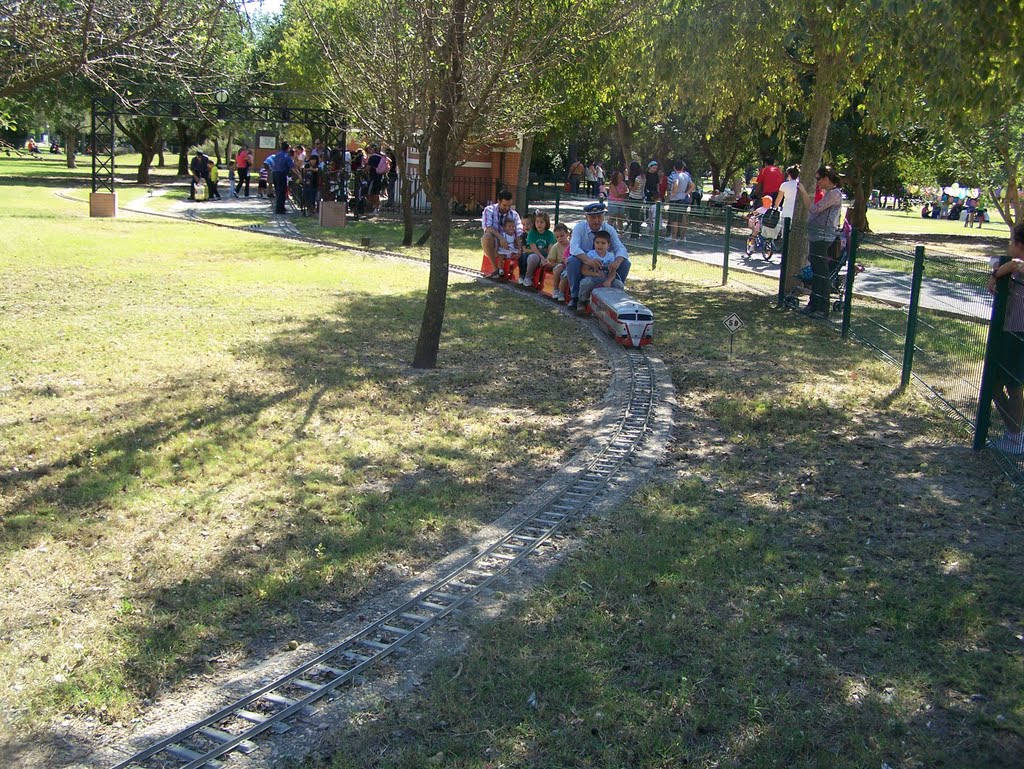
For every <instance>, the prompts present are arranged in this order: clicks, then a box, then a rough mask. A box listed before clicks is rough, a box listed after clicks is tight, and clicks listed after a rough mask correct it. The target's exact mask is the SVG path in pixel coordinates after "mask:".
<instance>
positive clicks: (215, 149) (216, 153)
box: [213, 138, 220, 166]
mask: <svg viewBox="0 0 1024 769" xmlns="http://www.w3.org/2000/svg"><path fill="white" fill-rule="evenodd" d="M213 157H214V158H216V159H215V160H214V161H213V162H214V164H216V165H217V166H219V165H220V139H217V138H214V140H213Z"/></svg>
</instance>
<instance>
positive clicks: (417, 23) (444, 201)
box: [294, 0, 624, 368]
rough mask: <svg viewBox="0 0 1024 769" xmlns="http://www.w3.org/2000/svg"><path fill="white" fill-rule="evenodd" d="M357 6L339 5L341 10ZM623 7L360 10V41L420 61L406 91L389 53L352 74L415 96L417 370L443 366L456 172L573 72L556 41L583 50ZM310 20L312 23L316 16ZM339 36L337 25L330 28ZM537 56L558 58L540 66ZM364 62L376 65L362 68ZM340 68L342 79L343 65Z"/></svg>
mask: <svg viewBox="0 0 1024 769" xmlns="http://www.w3.org/2000/svg"><path fill="white" fill-rule="evenodd" d="M294 1H295V2H299V3H303V2H306V0H294ZM351 5H352V4H351V3H346V2H342V1H341V0H339V6H338V8H339V10H344V9H345V8H347V7H351ZM623 7H624V6H623V3H622V2H620V1H619V0H580V1H579V2H572V1H571V0H552V2H548V3H532V2H528V0H508V1H507V2H503V3H494V2H490V1H488V0H425V1H424V2H421V3H407V2H404V0H370V2H366V3H363V4H361V5H360V6H359V8H358V11H359V18H358V19H357V20H355V24H356V27H355V30H356V34H355V38H356V39H363V40H372V39H373V38H374V30H376V29H381V28H383V29H387V30H388V33H389V34H390V35H391V36H394V37H398V38H402V39H403V41H404V42H403V43H402V44H403V45H406V46H408V50H409V51H410V52H411V55H410V56H409V57H408V60H407V61H406V62H404V64H405V66H404V67H403V68H401V74H400V75H399V77H400V78H401V79H402V82H400V83H398V84H397V85H392V84H389V83H388V82H386V81H384V80H383V79H382V78H380V76H379V75H378V74H376V72H377V68H378V67H380V66H382V65H384V58H385V57H386V56H387V55H388V53H389V49H387V48H380V47H378V46H358V45H357V46H355V47H354V48H352V49H350V50H348V51H347V52H346V57H345V58H346V59H347V66H350V67H352V68H353V69H354V70H355V71H357V72H358V71H359V70H360V69H361V71H362V73H365V74H363V75H362V76H364V77H367V78H368V82H369V83H370V84H371V85H373V86H374V87H376V88H378V89H380V90H382V91H387V90H388V89H389V88H391V87H394V88H396V91H395V93H400V94H405V93H408V94H410V99H409V101H408V102H407V103H405V104H404V109H405V111H406V112H407V113H408V115H411V117H412V121H413V125H415V130H416V131H417V132H418V133H417V137H418V144H419V146H420V147H422V148H424V149H426V150H427V152H426V153H424V154H423V155H422V156H421V157H424V158H425V160H426V163H427V168H426V192H427V197H428V200H429V201H430V207H431V223H430V227H431V230H430V232H431V235H430V276H429V279H428V285H427V299H426V303H425V306H424V312H423V321H422V324H421V326H420V334H419V338H418V340H417V343H416V351H415V354H414V357H413V366H414V367H416V368H434V367H436V365H437V357H438V350H439V346H440V340H441V330H442V328H443V325H444V314H445V302H446V299H447V291H448V248H449V241H450V235H451V219H450V214H449V201H450V200H451V194H452V181H453V178H454V175H455V168H456V164H457V163H458V161H459V160H460V159H461V158H462V156H463V154H464V153H465V152H466V151H467V150H468V149H469V148H470V147H472V146H474V145H477V144H479V143H481V142H487V141H495V140H497V139H501V138H503V137H509V136H511V135H514V133H515V132H517V131H518V129H520V128H521V126H522V125H523V123H524V117H523V115H524V114H525V113H526V110H527V105H526V104H525V103H524V99H523V95H524V94H525V93H526V91H525V88H524V85H525V84H526V83H528V82H529V81H530V79H531V78H537V77H538V76H539V75H540V74H542V73H544V72H546V71H548V70H550V69H553V68H556V67H558V66H560V65H562V64H568V63H569V61H568V57H567V56H565V54H564V52H563V50H562V49H560V48H558V47H556V46H555V45H554V43H555V41H561V40H566V39H574V36H575V39H578V40H580V41H586V40H587V39H596V37H598V36H599V35H600V34H601V32H602V31H603V30H602V28H601V27H599V26H598V25H595V23H594V20H595V19H601V20H602V22H603V23H605V24H608V23H614V22H615V21H616V20H617V19H618V14H619V12H621V9H622V8H623ZM307 10H308V12H309V13H313V9H312V8H311V7H309V6H307ZM336 28H337V25H334V24H332V25H330V26H328V27H327V29H328V30H334V29H336ZM321 50H322V52H323V53H324V54H325V55H327V56H331V55H332V54H333V53H334V51H333V48H331V47H329V46H327V45H323V44H322V48H321ZM537 51H544V52H551V51H554V53H552V54H551V55H550V56H541V57H538V56H537V55H536V52H537ZM364 56H368V57H371V58H368V59H365V60H363V61H361V62H358V63H357V62H355V61H354V59H355V58H356V57H364ZM338 64H339V70H338V74H341V73H342V72H343V70H341V69H340V67H341V66H342V64H341V63H338ZM405 81H408V82H405ZM346 82H347V81H346V80H345V79H344V78H342V79H341V81H340V82H338V83H336V84H335V88H336V89H337V90H338V92H339V93H341V92H343V91H344V89H345V85H346ZM351 93H352V94H353V96H354V95H355V94H356V93H359V91H352V92H351ZM350 104H351V106H352V109H353V112H354V118H356V119H357V120H358V121H359V122H360V123H368V122H369V121H376V120H379V119H380V118H379V115H378V113H379V106H380V102H379V101H374V100H367V101H366V102H362V101H360V100H356V99H353V100H352V101H351V102H350ZM388 114H393V112H392V111H390V110H389V112H388ZM404 120H405V118H403V121H404ZM527 122H529V121H527ZM403 125H404V122H403V123H402V124H400V125H396V126H394V128H395V130H394V131H392V130H391V126H387V125H382V126H381V130H382V133H383V134H384V135H385V136H391V135H393V134H400V133H401V132H402V131H403V130H404V129H403Z"/></svg>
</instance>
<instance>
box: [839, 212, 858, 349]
mask: <svg viewBox="0 0 1024 769" xmlns="http://www.w3.org/2000/svg"><path fill="white" fill-rule="evenodd" d="M859 245H860V230H857V229H853V230H851V231H850V258H849V259H847V261H846V296H844V297H843V330H842V333H841V336H842V338H843V339H848V338H849V336H850V315H851V314H852V312H853V278H854V276H855V275H856V274H857V246H859Z"/></svg>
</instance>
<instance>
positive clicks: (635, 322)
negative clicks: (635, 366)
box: [590, 287, 654, 347]
mask: <svg viewBox="0 0 1024 769" xmlns="http://www.w3.org/2000/svg"><path fill="white" fill-rule="evenodd" d="M590 310H591V313H592V314H593V316H594V317H595V318H597V320H598V322H599V323H600V324H601V325H602V326H604V327H605V328H606V329H608V332H609V333H610V334H611V335H612V337H613V338H614V339H615V341H616V342H618V343H619V344H621V345H622V346H623V347H643V346H644V345H648V344H651V343H652V342H653V341H654V313H653V312H651V311H650V310H649V309H647V307H646V306H644V305H642V304H640V302H638V301H636V300H635V299H633V297H631V296H630V295H629V294H627V293H626V292H625V291H622V290H620V289H617V288H604V287H602V288H595V289H594V292H593V293H592V294H591V296H590Z"/></svg>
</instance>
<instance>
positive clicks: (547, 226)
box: [519, 211, 555, 288]
mask: <svg viewBox="0 0 1024 769" xmlns="http://www.w3.org/2000/svg"><path fill="white" fill-rule="evenodd" d="M554 245H555V234H554V233H553V232H552V231H551V219H549V218H548V215H547V214H546V213H544V212H543V211H538V212H537V213H536V214H534V217H533V229H532V230H530V231H529V232H528V233H526V270H525V272H524V273H523V275H521V276H520V278H519V282H520V284H522V285H523V286H525V287H526V288H533V273H534V271H535V270H536V269H537V268H538V267H540V264H541V262H543V261H547V258H548V252H549V251H550V249H551V247H552V246H554Z"/></svg>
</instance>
